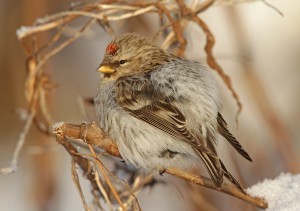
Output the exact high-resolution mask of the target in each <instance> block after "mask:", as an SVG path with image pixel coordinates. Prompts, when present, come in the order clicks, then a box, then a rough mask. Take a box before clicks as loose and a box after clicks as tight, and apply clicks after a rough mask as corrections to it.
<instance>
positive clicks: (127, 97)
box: [116, 79, 223, 187]
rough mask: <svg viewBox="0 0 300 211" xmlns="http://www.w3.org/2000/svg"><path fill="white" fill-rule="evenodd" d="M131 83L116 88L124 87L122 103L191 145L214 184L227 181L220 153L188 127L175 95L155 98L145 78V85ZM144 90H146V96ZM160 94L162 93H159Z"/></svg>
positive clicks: (133, 113)
mask: <svg viewBox="0 0 300 211" xmlns="http://www.w3.org/2000/svg"><path fill="white" fill-rule="evenodd" d="M129 82H130V81H129V80H128V81H120V83H119V84H117V86H122V87H118V89H116V90H122V92H118V93H117V96H118V97H117V102H118V104H119V105H120V106H121V107H122V108H123V109H124V110H125V111H127V112H128V113H129V114H131V115H132V116H134V117H135V118H137V119H139V120H142V121H144V122H146V123H148V124H150V125H152V126H153V127H156V128H158V129H159V130H161V131H163V132H165V133H167V134H169V135H171V136H173V137H174V138H176V139H179V140H182V141H185V142H186V143H188V144H190V145H191V146H192V147H193V148H194V150H195V153H196V154H197V155H198V156H199V157H200V158H201V159H202V160H203V163H204V164H205V166H206V168H207V170H208V172H209V174H210V176H211V178H212V179H213V181H214V183H215V184H216V185H217V186H218V187H220V186H221V184H222V182H223V170H222V167H221V163H220V160H219V158H218V156H217V155H216V154H215V153H213V152H212V151H211V150H210V149H209V148H207V147H204V146H203V145H202V144H201V143H200V141H199V140H198V139H197V138H196V137H195V136H194V135H193V134H192V133H191V132H190V131H189V130H188V129H187V128H186V119H185V117H184V115H183V114H182V113H181V112H180V110H179V109H178V108H176V107H175V106H174V105H172V102H171V99H172V97H170V96H168V97H167V96H165V97H164V96H163V95H159V99H156V101H153V100H152V97H151V96H147V93H148V94H149V93H150V94H153V93H154V91H153V90H151V89H152V87H151V86H149V83H147V82H146V81H145V79H143V83H144V87H143V85H142V84H139V83H138V82H137V81H135V82H134V83H135V85H134V86H133V85H132V84H130V83H129ZM145 82H146V83H145ZM124 86H129V87H130V88H129V87H127V88H126V87H124ZM134 87H138V90H134ZM143 89H147V90H143ZM129 90H130V91H129ZM141 90H143V91H141ZM142 93H146V95H145V94H144V95H143V94H142ZM156 94H157V95H158V93H156ZM164 99H165V100H164Z"/></svg>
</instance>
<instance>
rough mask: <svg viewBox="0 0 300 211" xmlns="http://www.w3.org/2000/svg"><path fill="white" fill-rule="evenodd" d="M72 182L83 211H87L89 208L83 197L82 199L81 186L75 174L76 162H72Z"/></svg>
mask: <svg viewBox="0 0 300 211" xmlns="http://www.w3.org/2000/svg"><path fill="white" fill-rule="evenodd" d="M72 180H73V182H74V184H75V186H76V188H77V190H78V192H79V194H80V198H81V201H82V203H83V207H84V210H85V211H89V210H90V209H89V207H88V205H87V203H86V201H85V197H84V194H83V192H82V188H81V185H80V181H79V177H78V174H77V171H76V162H75V161H74V160H72Z"/></svg>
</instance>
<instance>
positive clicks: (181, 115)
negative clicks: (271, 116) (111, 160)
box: [94, 33, 251, 190]
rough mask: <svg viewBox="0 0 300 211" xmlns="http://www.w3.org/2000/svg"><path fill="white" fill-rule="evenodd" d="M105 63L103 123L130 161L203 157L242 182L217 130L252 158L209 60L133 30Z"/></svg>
mask: <svg viewBox="0 0 300 211" xmlns="http://www.w3.org/2000/svg"><path fill="white" fill-rule="evenodd" d="M98 71H99V72H101V73H102V74H101V80H100V87H99V90H98V93H97V95H96V97H95V99H94V101H95V107H96V112H97V116H98V119H99V124H100V127H101V128H102V129H103V130H104V132H105V133H106V134H107V135H108V136H109V137H110V138H112V139H113V140H115V141H116V144H117V146H118V148H119V151H120V154H121V155H122V157H123V159H124V160H125V161H126V162H127V163H131V164H133V165H134V166H136V167H142V168H145V169H150V170H158V171H160V173H163V172H164V170H165V169H167V168H169V167H177V168H181V169H182V168H184V169H186V168H188V167H189V166H191V165H192V164H193V163H194V162H195V161H199V159H201V160H202V162H203V163H204V164H205V166H206V168H207V170H208V173H209V175H210V177H211V178H212V180H213V182H214V183H215V184H216V186H218V187H220V186H221V185H222V183H223V177H225V178H227V179H228V180H229V181H230V182H232V183H233V184H234V185H235V186H236V187H238V188H239V189H240V190H243V189H242V188H241V186H240V185H239V183H238V182H237V181H236V179H235V178H234V177H233V176H232V175H231V174H230V172H229V171H228V170H227V169H226V168H225V165H224V164H223V162H222V161H221V160H220V158H219V157H218V154H217V151H216V147H215V146H216V141H217V139H218V135H219V134H221V135H222V136H224V137H225V138H226V139H227V141H228V142H229V143H230V144H231V145H232V146H233V147H234V148H235V149H236V151H237V152H238V153H239V154H240V155H242V156H243V157H244V158H246V159H247V160H249V161H251V158H250V156H249V155H248V153H247V152H246V151H245V150H244V149H243V147H242V146H241V145H240V143H239V142H238V141H237V140H236V139H235V138H234V136H233V135H232V134H231V133H230V132H229V131H228V129H227V124H226V122H225V120H224V119H223V117H222V115H221V114H220V112H219V111H220V108H221V102H220V96H219V89H218V86H217V82H216V80H215V78H214V76H213V74H212V72H211V71H210V70H208V68H207V67H206V66H204V65H202V64H200V63H198V62H195V61H189V60H186V59H183V58H179V57H177V56H174V55H172V54H170V53H168V52H167V51H165V50H164V49H162V48H160V47H158V46H155V45H153V44H151V42H149V41H148V40H147V39H145V38H143V37H141V36H139V35H137V34H134V33H128V34H124V35H121V36H119V37H117V38H115V39H114V40H113V41H112V42H111V43H110V44H109V45H108V46H107V48H106V51H105V55H104V59H103V61H102V63H101V65H100V67H99V69H98Z"/></svg>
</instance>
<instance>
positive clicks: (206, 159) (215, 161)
mask: <svg viewBox="0 0 300 211" xmlns="http://www.w3.org/2000/svg"><path fill="white" fill-rule="evenodd" d="M195 152H196V154H197V155H198V156H199V157H200V158H201V159H202V161H203V163H204V164H205V167H206V168H207V170H208V173H209V175H210V177H211V179H212V181H213V182H214V183H215V185H216V186H217V187H221V186H222V184H223V176H224V177H225V178H226V179H227V180H228V181H229V182H231V183H232V184H233V185H234V186H236V187H237V188H238V189H239V190H240V191H241V192H243V193H245V191H244V189H243V188H242V186H241V185H240V184H239V182H238V181H237V180H236V179H235V178H234V177H233V176H232V175H231V173H230V172H229V171H228V170H227V169H226V167H225V165H224V163H223V162H222V161H221V160H220V159H219V158H218V157H217V156H210V155H208V154H206V153H204V152H202V151H199V150H195Z"/></svg>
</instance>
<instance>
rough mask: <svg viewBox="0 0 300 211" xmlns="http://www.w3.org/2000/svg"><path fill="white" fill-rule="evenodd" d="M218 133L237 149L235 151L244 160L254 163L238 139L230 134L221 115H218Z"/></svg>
mask: <svg viewBox="0 0 300 211" xmlns="http://www.w3.org/2000/svg"><path fill="white" fill-rule="evenodd" d="M218 124H219V125H218V131H219V133H220V134H221V135H222V136H223V137H224V138H226V140H227V141H228V142H229V143H230V144H231V146H233V147H234V148H235V150H236V151H237V152H238V153H239V154H240V155H241V156H243V157H244V158H246V159H247V160H249V161H252V159H251V157H250V155H249V154H248V153H247V152H246V150H245V149H244V148H243V147H242V145H241V144H240V143H239V142H238V141H237V140H236V138H235V137H234V136H233V135H232V134H231V133H230V132H229V130H228V129H227V123H226V122H225V120H224V118H223V117H222V115H221V114H220V113H218Z"/></svg>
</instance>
